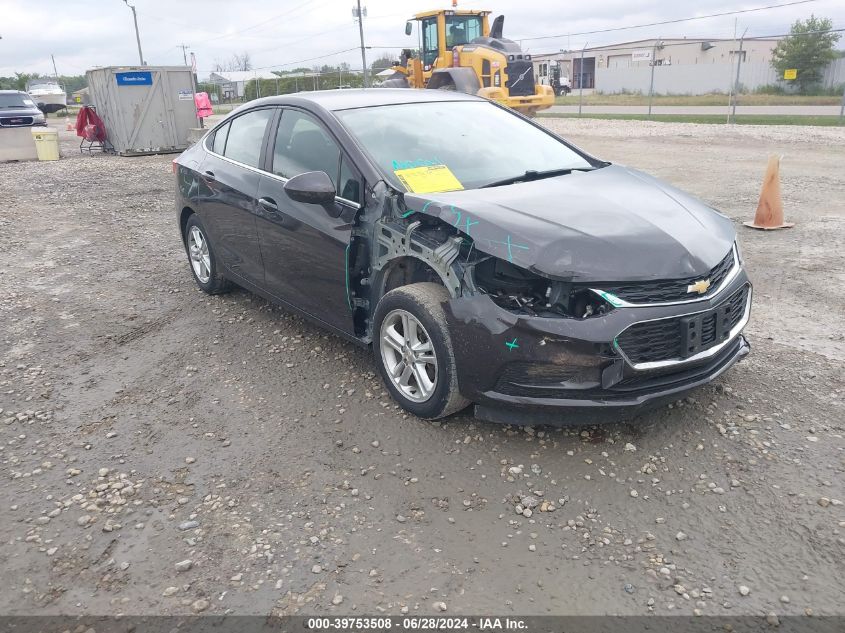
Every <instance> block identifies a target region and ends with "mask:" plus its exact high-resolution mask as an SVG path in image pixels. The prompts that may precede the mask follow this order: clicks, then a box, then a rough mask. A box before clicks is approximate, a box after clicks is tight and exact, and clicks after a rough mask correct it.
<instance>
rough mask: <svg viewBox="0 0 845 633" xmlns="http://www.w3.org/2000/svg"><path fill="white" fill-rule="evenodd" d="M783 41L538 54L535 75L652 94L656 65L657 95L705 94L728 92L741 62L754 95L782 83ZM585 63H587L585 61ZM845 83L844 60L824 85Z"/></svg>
mask: <svg viewBox="0 0 845 633" xmlns="http://www.w3.org/2000/svg"><path fill="white" fill-rule="evenodd" d="M779 39H780V38H767V39H746V40H744V41H743V42H742V44H741V49H740V41H739V40H735V39H718V38H695V39H693V38H659V39H644V40H634V41H631V42H622V43H620V44H612V45H606V46H596V47H587V48H584V49H583V51H582V50H581V49H577V50H566V51H563V50H562V51H559V52H557V53H545V54H534V56H533V58H534V72H535V75H536V76H537V77H538V79H539V81H540V82H541V83H548V80H547V78H548V77H549V73H550V72H551V67H552V66H553V65H554V64H555V63H557V64H559V65H560V72H561V76H563V77H569V78H570V79H571V83H572V89H573V90H578V89H580V88H582V87H583V89H584V91H585V93H587V92H588V91H595V92H601V93H619V92H648V90H649V85H650V81H651V66H652V60H653V61H654V65H655V66H656V67H659V68H656V69H655V73H654V92H655V93H657V94H703V93H708V92H728V90H729V88H730V87H731V86H732V85H733V83H734V82H735V81H736V66H737V62H738V61H739V62H741V68H740V76H739V81H740V84H741V85H742V86H743V87H744V88H745V89H746V90H754V89H755V88H758V87H760V86H763V85H766V84H774V83H777V82H778V81H779V80H780V79H781V78H780V77H779V76H778V74H777V72H776V71H775V69H774V68H772V66H771V59H772V51H773V50H774V48H775V46H777V43H778V41H779ZM582 60H583V61H582ZM842 81H845V60H843V59H839V60H836V62H834V63H833V64H831V65H830V66H828V68H827V72H826V73H825V77H824V80H823V83H824V85H825V86H833V85H836V84H837V83H839V82H842Z"/></svg>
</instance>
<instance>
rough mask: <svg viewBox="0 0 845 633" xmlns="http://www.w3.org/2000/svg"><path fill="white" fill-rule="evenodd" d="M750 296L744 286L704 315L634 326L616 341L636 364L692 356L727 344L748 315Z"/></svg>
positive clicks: (661, 320)
mask: <svg viewBox="0 0 845 633" xmlns="http://www.w3.org/2000/svg"><path fill="white" fill-rule="evenodd" d="M748 292H749V287H748V286H747V285H745V286H743V287H742V288H740V289H739V290H737V291H736V292H734V293H733V294H732V295H731V296H730V297H729V298H728V299H727V300H726V301H724V302H723V303H721V304H719V305H718V306H717V307H715V308H713V310H710V311H708V312H705V313H704V314H701V315H692V316H679V317H673V318H670V319H660V320H659V321H645V322H643V323H635V324H634V325H632V326H631V327H629V328H628V329H626V330H625V331H624V332H622V334H620V335H619V336H618V337H617V339H616V343H617V345H618V346H619V348H620V349H621V350H622V352H623V353H624V354H625V356H627V357H628V359H629V360H630V361H631V362H632V363H635V364H639V363H653V362H659V361H665V360H676V359H683V358H687V357H689V356H693V355H695V354H697V353H699V352H701V351H704V350H706V349H709V348H710V347H713V346H714V345H718V344H720V343H722V342H724V341H725V340H727V338H728V336H729V332H730V330H732V329H733V328H734V327H736V326H737V324H738V323H739V322H740V321H741V320H742V317H743V315H744V314H745V306H746V302H747V300H748ZM698 319H700V321H699V320H698Z"/></svg>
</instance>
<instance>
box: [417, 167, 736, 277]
mask: <svg viewBox="0 0 845 633" xmlns="http://www.w3.org/2000/svg"><path fill="white" fill-rule="evenodd" d="M405 204H406V205H407V206H408V208H409V209H412V210H414V211H419V212H421V213H426V214H428V215H432V216H435V217H438V218H440V219H441V220H443V221H444V222H446V223H448V224H451V225H452V226H454V227H455V228H457V229H458V230H461V231H462V232H463V233H465V234H467V235H468V236H470V237H472V239H473V240H474V242H475V246H476V248H478V249H479V250H482V251H485V252H487V253H489V254H490V255H494V256H496V257H500V258H504V259H507V260H508V261H511V262H512V263H514V264H517V265H519V266H522V267H525V268H528V269H529V270H532V271H534V272H538V273H541V274H543V275H545V276H548V277H550V278H554V279H566V280H571V281H629V280H645V279H682V278H684V277H689V276H691V275H706V274H707V272H708V271H709V270H710V269H711V268H713V266H715V265H716V264H717V263H719V261H721V259H722V258H723V257H724V256H725V253H727V252H728V251H729V250H730V248H731V245H732V244H733V241H734V231H733V226H732V224H731V221H730V220H729V219H728V218H726V217H725V216H723V215H720V214H717V213H714V212H713V210H712V209H710V208H709V207H707V206H706V205H705V204H704V203H702V202H701V201H699V200H695V199H694V198H692V197H691V196H689V195H687V194H685V193H683V192H681V191H679V190H677V189H674V188H673V187H669V186H668V185H665V184H663V183H660V182H659V181H657V179H655V178H652V177H650V176H647V175H646V174H643V173H641V172H637V171H634V170H631V169H627V168H625V167H622V166H619V165H610V166H607V167H602V168H599V169H594V170H592V171H587V172H583V171H573V172H572V173H570V174H568V175H564V176H556V177H552V178H547V179H543V180H536V181H531V182H525V183H517V184H514V185H510V186H507V187H493V188H489V189H473V190H469V191H453V192H450V193H439V194H436V195H429V196H425V197H423V196H416V195H410V194H406V195H405Z"/></svg>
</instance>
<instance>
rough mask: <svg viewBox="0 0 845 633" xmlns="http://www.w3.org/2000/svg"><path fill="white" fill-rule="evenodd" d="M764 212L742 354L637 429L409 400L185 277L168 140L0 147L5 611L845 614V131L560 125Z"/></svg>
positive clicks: (360, 358)
mask: <svg viewBox="0 0 845 633" xmlns="http://www.w3.org/2000/svg"><path fill="white" fill-rule="evenodd" d="M543 122H544V123H545V124H547V125H549V126H550V127H553V128H554V129H556V130H558V131H560V132H562V133H564V134H565V135H566V136H568V137H569V138H571V139H572V140H573V141H574V142H576V143H578V144H579V145H580V146H582V147H584V148H586V149H587V150H588V151H591V152H593V153H595V154H596V155H599V156H602V157H603V158H607V159H609V160H614V161H619V162H622V163H626V164H629V165H632V166H636V167H640V168H642V169H644V170H646V171H648V172H651V173H654V174H655V175H657V176H660V177H663V178H665V179H667V180H668V181H670V182H672V183H673V184H675V185H677V186H680V187H681V188H684V189H687V190H689V191H691V192H693V193H695V194H697V195H699V196H701V197H702V198H704V199H705V200H707V201H708V202H710V203H711V204H713V205H714V206H716V207H718V208H720V209H722V210H724V212H725V213H726V214H728V215H729V216H730V217H732V218H734V219H735V220H736V221H737V223H739V222H740V221H742V220H745V219H749V218H751V217H752V214H753V211H754V208H755V205H756V198H757V195H758V191H759V185H760V182H761V179H762V175H763V171H764V169H765V162H766V157H767V155H768V154H769V153H779V154H783V155H784V157H785V158H784V162H783V168H782V178H783V189H784V198H785V203H786V208H787V215H788V219H790V220H792V221H795V222H796V223H797V225H796V227H795V228H794V229H792V230H789V231H780V232H775V233H758V232H752V231H750V230H747V229H744V228H740V238H741V241H742V247H743V251H744V256H745V259H746V261H747V265H748V268H749V271H750V274H751V277H752V279H753V281H754V282H755V284H756V286H755V302H754V310H753V316H752V321H751V323H750V325H749V327H748V328H747V334H748V338H749V339H750V341H751V344H752V348H753V350H752V354H751V356H749V358H748V359H747V360H746V361H745V362H743V363H740V364H739V365H737V366H736V367H735V368H733V369H732V370H731V371H730V372H728V373H727V374H726V375H725V376H723V377H722V378H720V379H718V380H717V381H716V382H715V383H714V384H712V385H709V386H707V387H704V388H701V389H699V390H697V391H695V392H693V393H692V394H691V395H690V396H689V397H687V398H685V399H684V400H682V401H679V402H677V403H675V404H673V405H672V406H670V407H668V408H665V409H663V410H660V411H658V412H654V413H651V414H649V415H648V416H645V417H642V418H640V419H637V420H634V421H632V422H630V423H627V424H618V425H610V426H602V427H597V428H591V427H585V428H574V429H566V430H560V429H550V428H522V429H520V428H508V427H501V426H496V425H492V424H487V423H480V422H477V421H474V420H473V419H472V418H471V417H469V416H467V415H466V414H462V415H457V416H454V417H452V418H450V419H448V420H446V421H445V422H442V423H428V422H422V421H420V420H417V419H413V418H410V417H409V416H407V415H404V414H403V413H402V412H401V411H400V410H399V409H397V407H396V406H395V405H394V404H393V402H392V401H391V400H390V398H389V397H388V395H387V393H386V392H385V390H384V389H383V388H382V386H381V384H380V382H379V380H378V379H377V377H376V375H375V373H374V366H373V364H372V361H371V358H370V354H369V353H368V352H367V351H366V350H362V349H359V348H356V347H354V346H352V345H351V344H348V343H346V342H344V341H342V340H340V339H338V338H336V337H334V336H331V335H328V334H326V333H325V332H323V331H321V330H320V329H318V328H317V327H315V326H313V325H311V324H310V323H308V322H305V321H303V320H302V319H300V318H298V317H295V316H292V315H290V314H287V313H285V312H284V311H282V310H280V309H278V308H275V307H272V306H270V305H268V304H267V303H266V302H265V301H263V300H261V299H258V298H256V297H254V296H252V295H250V294H249V293H247V292H244V291H236V292H234V293H232V294H230V295H226V296H221V297H207V296H205V295H203V294H201V293H200V292H199V291H198V290H197V289H196V288H195V286H194V284H193V281H192V279H191V277H190V274H189V271H188V265H187V261H186V258H185V256H184V253H183V251H182V249H181V247H180V244H179V239H178V236H177V231H176V227H175V224H174V213H173V211H172V199H173V193H172V191H173V178H172V175H171V173H170V161H171V159H172V157H170V156H153V157H143V158H118V157H109V156H104V155H95V156H91V157H89V156H80V155H79V154H78V152H77V151H76V142H75V141H74V140H73V138H72V137H71V136H70V134H69V133H65V132H62V139H63V153H64V156H65V158H64V159H63V160H62V161H60V162H58V163H26V164H3V165H0V192H2V195H1V196H0V199H2V200H3V209H2V212H0V319H1V320H0V323H2V331H1V332H0V433H1V434H2V435H0V445H2V449H0V463H2V465H3V477H2V479H0V508H2V514H0V516H1V517H2V518H0V543H2V545H0V564H2V569H3V571H4V576H5V578H4V580H5V586H4V590H3V591H2V592H0V613H2V614H34V613H39V614H116V613H123V614H151V613H162V614H187V613H197V612H202V613H217V614H222V613H237V614H247V613H249V614H292V613H302V614H304V613H323V614H325V613H336V614H340V613H343V614H356V613H357V614H379V613H386V614H392V615H399V614H402V613H410V614H414V613H431V612H435V611H442V610H446V612H447V614H458V613H466V614H469V613H484V612H488V613H490V612H495V613H500V614H502V613H505V614H506V613H511V614H521V615H528V614H549V613H555V614H579V615H582V614H604V613H613V614H642V615H645V614H649V613H654V614H671V613H677V614H692V613H700V614H705V615H738V614H755V615H758V614H759V615H765V614H769V613H772V612H774V613H777V614H805V613H811V614H816V615H825V614H828V615H830V614H843V613H845V609H843V601H842V584H841V583H842V561H843V560H845V537H844V536H843V535H845V507H843V505H842V501H841V500H845V490H843V471H844V470H845V459H844V458H843V457H845V455H844V454H843V448H845V442H844V441H843V426H845V423H844V422H843V418H845V415H843V411H845V407H843V403H844V402H845V387H843V382H844V381H843V378H844V377H845V372H843V369H845V334H843V327H842V317H843V315H845V264H843V257H842V253H843V252H844V251H845V244H843V235H845V178H843V171H842V165H843V164H845V143H843V141H845V131H843V130H841V129H831V128H785V127H777V128H756V127H751V126H741V127H737V128H728V127H724V126H712V127H711V126H703V125H686V124H649V123H642V122H628V121H602V122H597V121H588V120H573V119H561V120H550V119H544V120H543Z"/></svg>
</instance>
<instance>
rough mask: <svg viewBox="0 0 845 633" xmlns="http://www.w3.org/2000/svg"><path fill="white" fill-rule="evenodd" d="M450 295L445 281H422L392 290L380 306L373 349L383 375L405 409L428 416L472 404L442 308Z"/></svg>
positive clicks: (440, 416) (384, 297) (393, 394)
mask: <svg viewBox="0 0 845 633" xmlns="http://www.w3.org/2000/svg"><path fill="white" fill-rule="evenodd" d="M448 300H449V293H448V292H447V290H446V288H444V287H443V286H440V285H438V284H435V283H428V282H426V283H417V284H411V285H409V286H402V287H401V288H396V289H395V290H391V291H390V292H388V293H387V294H386V295H384V296H383V297H382V298H381V301H379V303H378V306H377V307H376V312H375V318H374V323H373V351H374V354H375V361H376V366H377V367H378V370H379V373H380V374H381V377H382V380H384V383H385V385H387V389H388V390H389V391H390V394H391V395H392V396H393V399H394V400H396V402H398V403H399V405H400V406H401V407H402V408H403V409H405V410H406V411H408V412H410V413H413V414H414V415H415V416H417V417H420V418H423V419H426V420H435V419H437V418H442V417H445V416H447V415H451V414H452V413H455V412H456V411H460V410H461V409H463V408H465V407H466V406H467V405H469V404H470V402H469V400H467V399H466V398H464V397H463V396H462V395H461V394H460V391H458V376H457V369H456V368H455V354H454V351H453V349H452V340H451V338H450V337H449V329H448V325H447V323H446V313H445V311H444V310H443V303H444V302H446V301H448Z"/></svg>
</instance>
